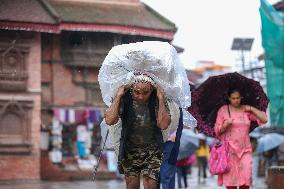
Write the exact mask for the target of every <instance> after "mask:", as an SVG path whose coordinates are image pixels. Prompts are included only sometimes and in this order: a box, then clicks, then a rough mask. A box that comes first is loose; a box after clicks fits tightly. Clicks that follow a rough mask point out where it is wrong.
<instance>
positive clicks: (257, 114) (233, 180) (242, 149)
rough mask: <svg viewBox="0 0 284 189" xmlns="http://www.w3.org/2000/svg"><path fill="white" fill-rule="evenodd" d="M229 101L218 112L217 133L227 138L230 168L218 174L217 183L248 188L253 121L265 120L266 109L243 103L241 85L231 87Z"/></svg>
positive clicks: (218, 135) (243, 188)
mask: <svg viewBox="0 0 284 189" xmlns="http://www.w3.org/2000/svg"><path fill="white" fill-rule="evenodd" d="M227 98H228V102H229V103H228V104H227V105H223V106H222V107H221V108H220V109H219V110H218V113H217V118H216V122H215V127H214V130H215V133H216V135H217V137H218V139H219V140H221V141H222V142H224V141H228V147H229V149H228V150H229V166H230V171H229V172H227V173H224V174H220V175H218V184H219V185H225V186H226V188H227V189H237V188H238V187H240V189H249V187H250V185H251V183H252V147H251V143H250V137H249V131H250V124H251V121H256V122H258V124H261V123H266V122H267V116H266V114H265V112H263V111H260V110H259V109H257V108H255V107H253V106H250V105H243V104H242V103H241V99H242V94H241V91H240V90H239V89H238V88H230V89H228V95H227Z"/></svg>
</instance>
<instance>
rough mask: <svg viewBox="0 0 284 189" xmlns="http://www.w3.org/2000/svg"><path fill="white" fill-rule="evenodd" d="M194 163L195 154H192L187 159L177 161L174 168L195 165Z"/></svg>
mask: <svg viewBox="0 0 284 189" xmlns="http://www.w3.org/2000/svg"><path fill="white" fill-rule="evenodd" d="M195 161H196V157H195V154H192V155H191V156H188V157H187V158H185V159H181V160H178V161H177V162H176V166H177V167H181V166H187V165H192V164H194V163H195Z"/></svg>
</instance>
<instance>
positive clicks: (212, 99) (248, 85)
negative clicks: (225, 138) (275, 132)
mask: <svg viewBox="0 0 284 189" xmlns="http://www.w3.org/2000/svg"><path fill="white" fill-rule="evenodd" d="M230 88H238V89H239V90H240V91H241V93H242V94H241V95H242V104H246V105H251V106H254V107H256V108H258V109H260V110H262V111H266V108H267V106H268V102H269V100H268V98H267V96H266V94H265V92H264V91H263V88H262V87H261V85H260V83H259V82H257V81H255V80H253V79H249V78H247V77H244V76H242V75H241V74H239V73H237V72H234V73H227V74H223V75H218V76H212V77H209V78H208V79H207V80H206V81H205V82H204V83H202V84H201V85H200V86H199V87H198V88H197V89H196V90H194V91H193V92H192V104H191V107H190V108H189V109H188V111H189V112H190V113H191V114H192V115H193V116H194V117H195V119H196V120H197V130H198V131H199V132H202V133H204V134H206V135H207V136H212V137H215V136H216V134H215V132H214V125H215V121H216V117H217V112H218V110H219V108H220V107H221V106H223V105H225V104H228V102H227V93H228V90H229V89H230ZM257 126H258V125H257V123H256V122H251V131H252V130H253V129H254V128H256V127H257Z"/></svg>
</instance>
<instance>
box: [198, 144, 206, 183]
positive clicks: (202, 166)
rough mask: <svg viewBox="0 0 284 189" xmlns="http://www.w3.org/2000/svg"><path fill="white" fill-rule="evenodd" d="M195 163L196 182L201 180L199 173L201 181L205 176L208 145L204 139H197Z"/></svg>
mask: <svg viewBox="0 0 284 189" xmlns="http://www.w3.org/2000/svg"><path fill="white" fill-rule="evenodd" d="M196 157H197V165H198V183H200V181H201V174H202V177H203V182H205V181H206V178H207V164H208V158H209V146H208V145H207V144H206V140H205V139H200V140H199V148H198V149H197V150H196Z"/></svg>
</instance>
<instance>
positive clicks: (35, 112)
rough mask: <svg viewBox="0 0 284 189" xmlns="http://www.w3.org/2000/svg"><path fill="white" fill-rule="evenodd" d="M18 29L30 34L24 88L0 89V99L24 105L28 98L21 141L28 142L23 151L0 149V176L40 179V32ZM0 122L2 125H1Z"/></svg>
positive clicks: (4, 178)
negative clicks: (24, 130) (25, 135)
mask: <svg viewBox="0 0 284 189" xmlns="http://www.w3.org/2000/svg"><path fill="white" fill-rule="evenodd" d="M9 32H10V33H11V35H8V37H11V36H16V35H15V34H14V33H15V32H16V31H15V32H14V31H9ZM9 32H8V34H9ZM6 33H7V32H6ZM6 33H5V34H6ZM17 33H18V34H19V36H21V37H24V36H26V34H27V35H28V36H31V37H29V38H27V39H25V41H28V42H27V45H28V53H27V57H26V70H27V73H28V81H27V90H25V91H18V92H17V91H8V92H3V91H2V92H0V100H1V101H2V102H7V103H9V102H10V101H13V102H15V103H18V104H20V105H23V107H25V106H26V104H27V103H26V102H29V103H28V104H30V108H29V111H28V113H27V112H25V111H24V112H23V114H24V115H25V119H29V120H28V121H27V123H28V125H27V126H26V127H27V130H26V132H28V133H26V134H27V136H28V137H27V139H25V140H24V141H23V143H27V144H29V145H30V146H29V149H30V150H29V151H27V152H25V153H16V150H17V149H13V148H11V149H8V152H5V151H4V152H3V150H2V151H1V153H0V170H1V171H0V180H22V179H40V149H39V148H40V147H39V143H40V116H41V115H40V109H41V95H40V94H41V36H40V34H39V33H32V32H17ZM12 38H13V37H11V39H12ZM19 41H21V39H20V40H19ZM4 42H5V41H4ZM19 43H20V42H19ZM16 45H17V43H16ZM0 121H1V120H0ZM1 126H2V128H3V125H1ZM0 134H1V133H0ZM2 137H3V136H2ZM1 141H2V143H1V142H0V143H1V145H3V141H4V140H1ZM20 145H21V144H20ZM1 148H3V146H1Z"/></svg>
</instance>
